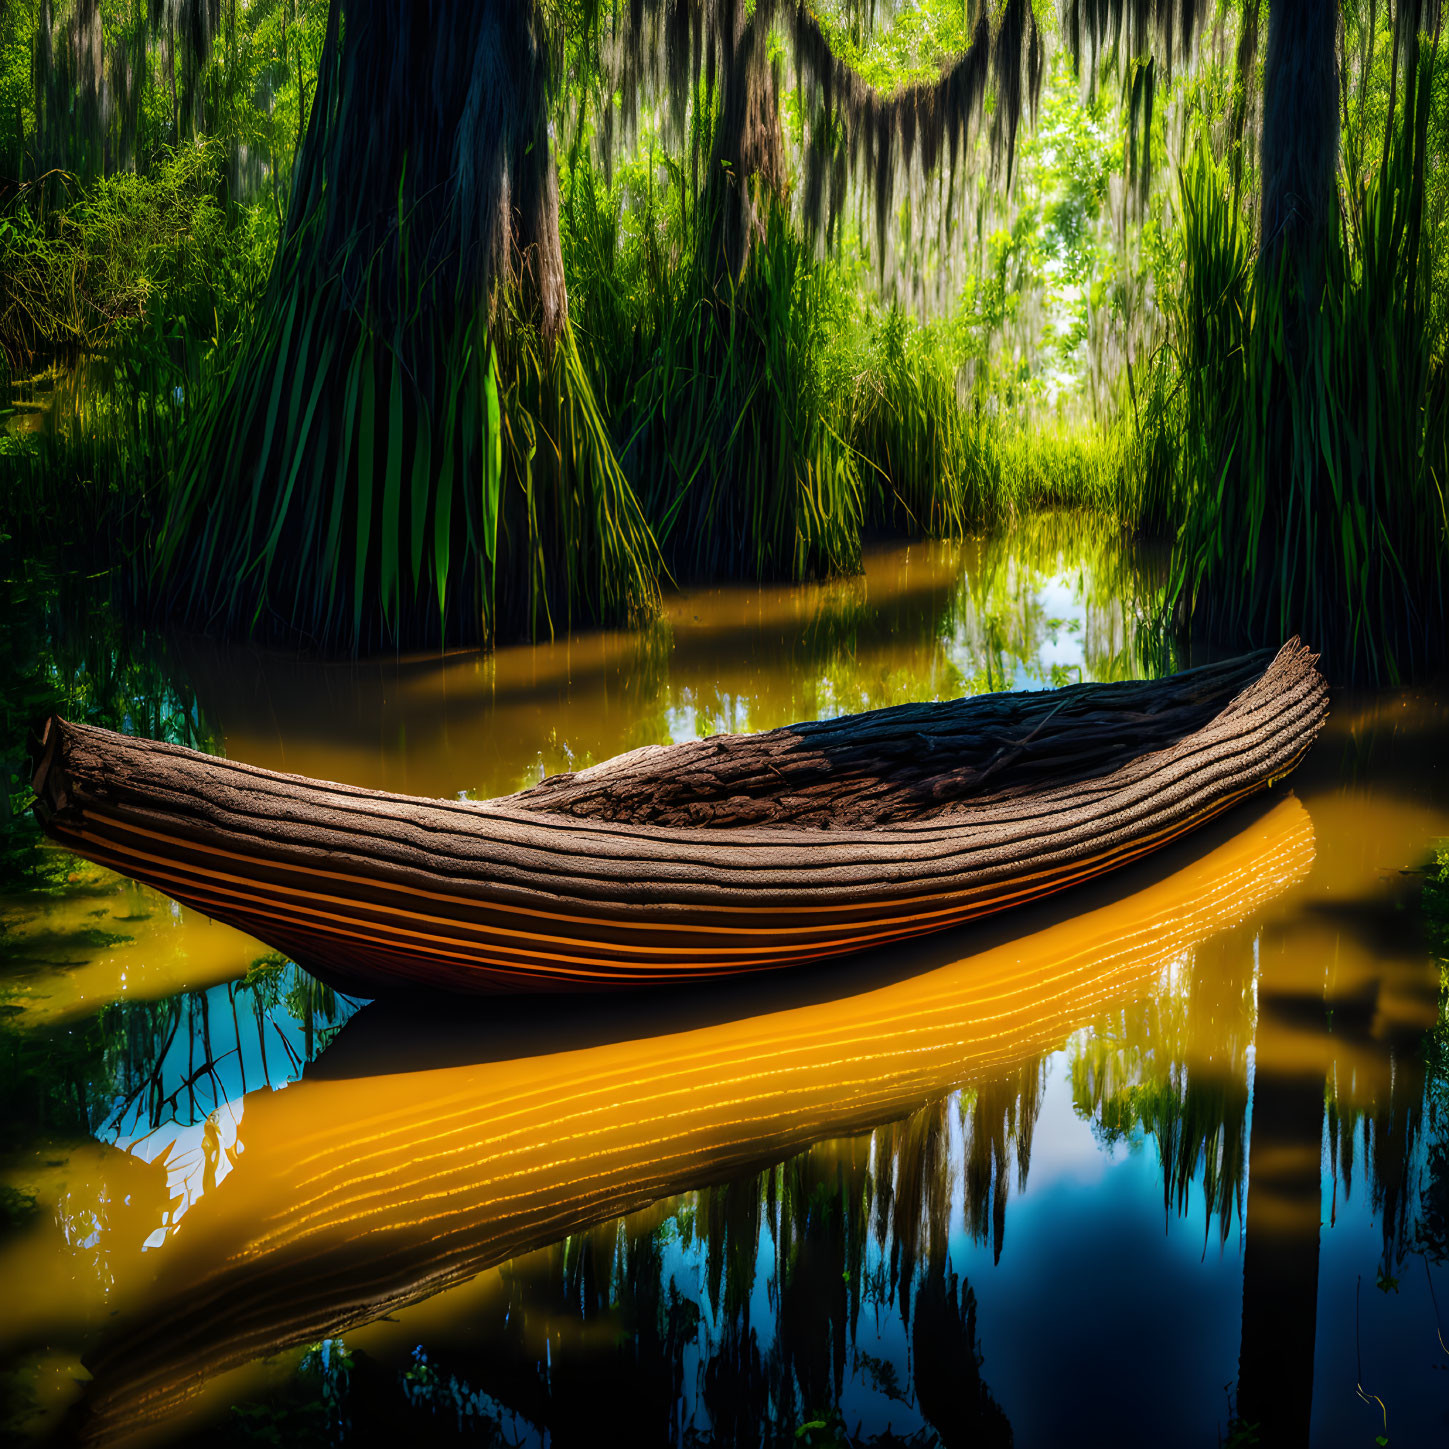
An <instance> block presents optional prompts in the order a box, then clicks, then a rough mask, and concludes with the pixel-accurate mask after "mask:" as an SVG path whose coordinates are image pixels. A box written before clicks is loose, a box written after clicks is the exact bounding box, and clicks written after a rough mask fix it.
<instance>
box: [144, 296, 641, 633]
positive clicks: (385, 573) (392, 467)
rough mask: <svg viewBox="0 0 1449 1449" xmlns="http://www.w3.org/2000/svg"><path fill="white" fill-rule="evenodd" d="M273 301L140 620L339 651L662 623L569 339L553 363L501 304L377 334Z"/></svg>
mask: <svg viewBox="0 0 1449 1449" xmlns="http://www.w3.org/2000/svg"><path fill="white" fill-rule="evenodd" d="M372 290H373V288H372V286H371V285H370V284H369V283H364V285H363V286H362V287H361V288H360V293H361V295H363V296H367V295H369V293H370V292H371V291H372ZM399 290H400V291H404V292H405V290H406V289H405V288H399ZM279 295H281V296H283V297H286V298H287V299H288V300H287V302H286V303H285V305H282V306H274V307H266V308H263V309H262V311H261V315H260V318H259V320H258V323H257V324H256V326H255V327H254V328H252V329H250V330H249V331H248V332H247V333H246V334H245V335H244V336H243V337H242V338H241V339H240V340H239V341H238V342H237V344H236V346H235V348H234V349H233V351H232V355H231V356H230V357H222V358H220V359H219V360H218V362H217V364H216V373H215V375H214V376H213V377H212V379H211V380H210V383H209V385H208V387H207V388H206V389H204V393H205V396H204V401H203V402H202V405H201V406H200V408H199V409H198V411H197V415H196V417H195V418H194V420H193V423H192V426H191V427H190V429H189V430H188V432H187V434H186V437H185V439H184V441H183V443H182V445H181V449H180V453H179V457H178V459H177V463H176V468H175V481H174V485H173V489H172V491H171V494H170V496H169V497H168V499H167V501H166V504H165V506H164V509H163V510H162V512H161V518H160V523H159V528H158V531H157V536H156V539H155V544H154V549H153V550H152V552H151V557H150V563H149V572H148V574H147V576H146V578H145V580H144V584H145V588H146V591H147V595H148V599H147V602H148V603H149V605H150V607H152V608H153V609H155V610H157V611H159V612H162V613H164V614H166V615H168V616H170V617H179V618H183V619H186V620H189V621H191V622H193V623H195V624H198V625H200V626H202V627H204V628H207V629H208V630H212V631H215V632H219V633H230V634H247V635H261V636H263V637H268V636H270V637H275V638H290V639H298V638H300V639H303V640H306V641H310V642H311V643H313V644H315V645H316V646H318V647H321V648H324V649H327V650H332V651H340V652H353V651H357V650H365V649H372V648H378V647H385V646H392V647H420V646H431V645H436V644H439V643H441V642H443V641H445V640H446V641H449V642H464V643H479V642H485V643H486V642H490V641H492V640H493V639H494V638H496V637H498V636H500V635H503V636H520V635H522V636H532V637H538V636H539V635H551V634H552V633H553V632H554V630H556V629H558V630H566V629H568V628H570V627H574V626H577V625H581V624H586V623H596V622H633V621H638V620H640V619H642V618H644V617H646V616H647V615H648V614H650V613H651V612H652V611H653V609H654V607H655V606H656V604H657V599H658V571H657V570H658V557H657V550H656V549H655V547H654V543H653V540H652V537H651V535H650V533H649V529H648V526H647V525H646V523H645V521H644V518H643V514H642V512H641V510H640V508H639V505H638V503H637V501H636V500H635V498H634V495H633V493H632V491H631V490H630V487H629V484H628V481H627V480H626V478H625V477H624V475H623V472H622V471H621V469H620V467H619V463H618V460H617V459H616V458H615V456H614V452H613V447H612V442H611V439H610V436H609V431H608V428H607V426H606V424H605V421H604V417H603V414H602V413H601V411H600V408H599V405H598V402H597V400H596V399H595V396H594V393H593V389H592V387H591V386H590V382H589V378H588V376H587V373H586V371H585V369H584V366H583V363H582V360H581V358H580V356H579V352H578V348H577V346H576V344H575V342H574V338H573V335H572V333H571V331H570V330H569V329H568V328H567V327H565V329H564V330H563V332H562V334H561V335H560V336H559V337H558V339H557V340H556V341H553V342H545V341H544V340H543V339H542V338H540V336H539V335H538V333H537V331H536V330H535V328H534V326H533V325H532V323H531V321H530V320H528V319H527V318H525V317H524V316H522V315H521V314H520V313H519V311H518V310H517V309H516V308H514V307H513V305H512V303H511V301H510V300H509V299H507V298H505V299H503V300H502V301H501V302H500V305H499V308H498V310H497V312H496V314H495V316H494V318H493V319H492V320H491V321H490V319H489V318H488V317H487V316H486V315H485V314H482V313H478V314H476V315H475V317H474V320H473V321H472V322H471V323H470V324H468V325H465V326H461V327H459V326H457V325H456V323H455V322H454V321H453V320H452V319H447V320H446V322H445V321H444V320H443V319H440V318H438V317H437V315H436V311H435V309H433V308H431V307H429V306H428V305H426V299H420V300H419V302H418V304H417V305H416V307H415V308H414V310H412V311H407V310H404V311H403V313H402V314H401V315H400V317H399V318H398V320H397V322H396V325H395V326H394V327H393V328H392V329H391V330H389V331H384V330H382V329H381V328H380V327H379V326H378V325H376V324H375V321H374V319H372V318H371V317H370V316H369V315H368V314H367V313H366V311H364V312H363V313H362V314H361V315H359V314H358V313H356V312H355V311H352V310H350V309H349V308H348V307H347V306H346V298H345V297H344V296H343V287H342V282H341V281H340V280H338V279H333V280H332V281H330V282H328V283H326V284H324V285H323V286H322V287H320V288H317V289H315V290H311V291H310V292H309V290H308V289H306V288H303V287H300V286H294V287H288V286H286V285H285V283H284V285H283V286H281V287H280V288H279ZM262 368H265V369H268V370H270V371H271V372H272V373H273V374H274V381H273V382H271V384H270V385H269V386H266V387H258V386H257V385H256V377H255V374H256V371H257V370H258V369H262Z"/></svg>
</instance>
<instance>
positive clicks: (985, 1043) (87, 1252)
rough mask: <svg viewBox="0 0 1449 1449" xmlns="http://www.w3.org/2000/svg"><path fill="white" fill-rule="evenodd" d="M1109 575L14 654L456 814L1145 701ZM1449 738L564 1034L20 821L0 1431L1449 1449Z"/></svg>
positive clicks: (1447, 703)
mask: <svg viewBox="0 0 1449 1449" xmlns="http://www.w3.org/2000/svg"><path fill="white" fill-rule="evenodd" d="M1152 574H1153V569H1152V568H1151V567H1150V566H1149V565H1148V563H1145V562H1144V561H1142V560H1139V559H1134V558H1133V557H1132V556H1131V555H1130V554H1129V553H1128V552H1127V551H1126V550H1125V549H1124V547H1123V545H1122V544H1121V542H1120V540H1119V539H1118V538H1117V536H1116V535H1115V534H1112V533H1109V532H1101V531H1100V530H1099V529H1098V528H1096V527H1095V526H1089V525H1087V524H1084V523H1083V522H1082V521H1081V520H1078V519H1064V518H1044V519H1034V520H1028V521H1026V522H1024V523H1023V524H1022V525H1020V526H1019V527H1018V528H1016V529H1014V530H1013V531H1012V532H1011V533H1010V534H1009V535H1006V536H1004V537H1001V538H996V539H993V540H990V541H987V542H977V543H970V544H967V545H964V546H959V547H948V546H945V545H925V546H922V545H913V546H911V547H910V548H909V549H907V548H904V547H902V548H897V549H891V550H887V551H882V552H879V553H877V554H875V555H874V556H872V557H871V558H870V559H869V561H868V564H867V568H866V572H865V574H864V576H863V577H862V578H858V579H853V580H849V581H845V582H843V583H839V584H834V585H829V586H825V587H806V588H798V589H787V588H780V589H764V590H759V589H749V590H722V591H717V592H705V593H696V594H691V595H689V596H686V597H684V598H681V599H677V600H675V601H674V602H673V603H672V604H671V606H670V608H669V610H668V615H667V617H666V619H665V620H664V621H663V622H662V623H661V625H660V626H659V627H658V628H656V629H654V630H651V631H650V632H648V633H647V634H644V635H624V634H613V635H596V636H591V637H588V638H585V639H576V640H574V641H572V642H569V643H559V644H554V645H543V646H539V647H537V648H531V649H529V648H519V649H509V650H503V651H500V652H499V653H498V654H496V655H494V656H492V657H487V658H484V657H479V656H475V655H471V654H469V655H461V654H460V655H451V656H447V657H444V658H441V659H439V658H430V659H421V660H402V661H389V662H387V663H385V664H376V663H372V664H365V665H357V666H326V667H324V666H318V665H316V664H314V663H309V662H306V661H299V660H295V659H280V658H277V657H275V656H266V655H262V654H257V653H251V652H245V651H222V650H218V649H214V648H211V647H208V646H198V645H194V644H192V645H182V646H177V645H174V644H173V645H169V646H167V647H165V648H159V647H157V646H154V645H152V646H148V645H147V644H145V642H144V641H134V640H133V641H120V640H118V639H116V638H112V637H109V636H107V635H105V634H104V633H103V631H101V630H100V629H99V628H98V627H96V626H94V625H86V626H79V627H77V626H71V627H69V628H67V627H66V626H65V624H64V619H63V617H62V614H57V613H55V612H54V611H53V610H52V612H51V613H47V612H46V608H50V607H51V606H50V605H46V607H45V608H42V607H40V606H39V605H38V604H37V603H36V601H35V599H31V601H30V602H31V605H32V606H33V607H32V609H31V614H29V615H27V614H25V613H24V611H23V610H22V611H19V612H17V613H15V614H14V615H13V618H14V619H17V620H21V621H22V622H20V623H12V624H11V625H10V626H9V628H10V631H11V632H10V634H9V635H8V636H7V641H8V642H7V647H8V648H9V650H10V652H11V654H12V655H14V656H15V658H16V659H19V658H22V657H23V659H24V660H26V661H28V664H27V668H29V670H30V675H29V676H27V677H31V678H32V685H31V686H27V687H33V677H38V678H39V679H40V680H41V684H42V686H43V687H44V688H48V689H50V690H51V691H52V692H61V693H64V694H66V695H68V697H69V706H68V707H69V708H70V709H71V710H72V712H74V713H77V714H89V715H90V717H93V718H96V719H98V720H100V721H101V722H110V723H121V724H123V725H124V726H125V727H127V728H131V729H133V730H135V731H136V732H138V733H145V734H152V735H164V736H166V737H169V738H173V739H179V740H182V741H184V742H187V743H192V744H199V745H201V746H203V747H206V748H212V749H217V750H224V751H225V752H226V753H227V754H228V755H230V756H232V757H234V758H237V759H242V760H247V761H251V762H254V763H257V764H261V765H266V766H271V767H276V768H282V769H287V770H292V771H297V772H300V773H305V774H311V775H317V776H322V777H325V778H329V779H335V780H342V781H346V782H349V783H353V784H358V785H363V786H376V787H381V788H387V789H393V790H404V791H412V792H415V793H418V794H426V795H450V796H453V795H468V796H476V797H486V796H490V795H494V794H499V793H503V792H507V791H511V790H514V789H517V788H519V787H520V786H522V785H525V784H529V783H532V782H533V781H535V780H536V779H538V778H539V776H540V775H541V774H542V773H546V772H548V773H551V772H553V771H556V770H560V769H569V768H578V767H580V766H582V765H584V764H587V763H590V762H592V761H597V760H600V759H603V758H606V757H608V756H610V755H613V754H616V753H618V752H620V751H622V750H625V749H629V748H633V747H634V746H637V745H643V744H649V743H655V742H662V741H667V740H678V739H685V738H691V737H694V736H695V735H698V734H704V733H709V732H713V731H717V730H746V729H749V730H753V729H762V728H767V727H769V726H773V725H777V724H782V723H787V722H789V721H792V720H796V719H809V718H813V717H818V716H821V715H826V714H834V713H841V712H845V711H852V710H857V709H862V708H868V707H873V706H878V705H884V704H893V703H898V702H902V701H905V700H910V699H930V698H940V697H947V696H952V695H956V694H959V693H962V692H966V691H976V690H984V689H996V688H1013V687H1016V688H1027V687H1051V686H1053V685H1055V684H1059V683H1063V682H1068V681H1074V680H1077V679H1091V678H1097V679H1101V678H1116V677H1124V676H1131V675H1140V674H1143V673H1149V672H1152V670H1154V669H1156V668H1160V667H1166V666H1167V665H1168V664H1170V663H1171V662H1172V661H1170V660H1165V659H1163V658H1162V657H1160V651H1157V650H1152V649H1147V650H1144V649H1143V648H1142V647H1141V645H1140V644H1139V635H1140V632H1141V631H1140V629H1139V624H1140V619H1141V617H1142V616H1143V614H1144V612H1145V601H1146V600H1147V599H1148V598H1149V597H1150V595H1151V591H1152V588H1153V587H1154V585H1155V583H1156V580H1155V578H1154V577H1152ZM32 616H33V618H34V619H35V620H36V621H38V622H36V623H34V624H33V625H32V626H30V627H33V628H34V629H37V630H41V629H43V630H44V631H45V637H44V639H43V640H39V641H37V640H30V641H29V643H28V644H27V641H26V639H25V638H24V637H22V635H23V629H24V628H25V627H27V626H25V625H24V623H23V620H24V619H26V618H29V617H32ZM7 668H10V669H12V671H13V672H15V674H16V677H19V676H20V674H22V673H24V670H22V669H21V668H20V666H19V665H18V664H15V663H14V661H13V660H12V661H11V663H10V664H8V665H7ZM1446 743H1449V696H1446V695H1444V694H1442V693H1441V694H1436V693H1433V692H1423V691H1420V692H1412V693H1408V692H1406V693H1394V694H1380V695H1376V696H1365V697H1356V698H1339V699H1336V700H1335V704H1334V709H1333V713H1332V715H1331V717H1330V722H1329V725H1328V727H1327V729H1326V730H1325V732H1324V734H1323V736H1322V737H1321V738H1320V741H1319V743H1318V744H1317V745H1316V747H1315V748H1314V750H1313V752H1312V754H1311V756H1310V757H1309V759H1308V760H1307V762H1306V763H1305V765H1304V766H1303V767H1302V768H1301V769H1300V770H1299V771H1298V773H1297V774H1296V775H1295V776H1293V777H1292V780H1291V782H1290V784H1289V785H1288V786H1287V787H1279V788H1278V789H1276V790H1274V791H1273V792H1272V793H1271V795H1270V796H1268V797H1267V798H1266V799H1264V800H1262V801H1260V802H1258V803H1256V804H1253V805H1249V806H1245V807H1242V808H1240V809H1238V810H1236V811H1233V812H1230V813H1229V814H1228V815H1227V816H1225V817H1223V818H1222V819H1221V820H1219V821H1218V822H1216V823H1215V824H1214V825H1213V826H1211V827H1210V828H1209V829H1207V830H1205V831H1203V832H1202V833H1201V834H1199V835H1197V836H1194V837H1192V838H1190V839H1189V840H1187V841H1185V842H1182V843H1180V844H1179V845H1177V846H1175V847H1174V848H1173V849H1171V850H1170V851H1168V852H1166V853H1164V854H1162V855H1160V856H1158V857H1156V858H1155V859H1153V860H1151V861H1149V862H1146V863H1145V864H1143V865H1141V866H1137V867H1133V868H1132V869H1130V870H1128V871H1123V872H1121V873H1119V874H1117V875H1115V876H1113V877H1110V878H1108V879H1107V880H1106V881H1104V882H1100V883H1098V884H1097V885H1095V886H1093V887H1091V888H1088V889H1083V890H1078V891H1075V892H1071V893H1069V894H1067V895H1064V896H1061V897H1058V898H1056V899H1055V900H1053V901H1050V902H1048V903H1046V904H1045V905H1042V906H1037V907H1033V908H1031V909H1028V910H1024V911H1021V912H1019V913H1016V914H1009V915H1006V916H1003V917H999V918H996V919H995V920H993V921H991V922H988V923H986V924H984V925H982V926H979V927H975V928H972V929H970V930H963V931H957V932H954V933H951V934H948V935H944V936H940V937H937V938H934V939H932V940H928V941H927V942H925V943H921V944H913V945H911V946H908V947H895V948H892V949H891V950H889V951H882V952H880V953H879V954H876V955H873V956H866V957H861V958H858V959H857V960H855V961H853V962H849V963H844V964H837V965H834V966H831V967H829V968H828V969H821V970H812V971H807V972H802V973H799V974H797V975H793V976H789V977H787V978H786V979H784V980H775V981H769V982H766V983H763V984H760V983H744V984H735V985H732V986H712V987H709V988H706V989H700V990H694V991H689V992H683V991H680V992H675V993H672V994H655V995H649V996H640V997H632V998H631V997H628V996H623V997H619V998H612V999H609V1000H607V1001H598V1000H589V999H582V1000H579V1001H577V1002H570V1001H567V1000H564V1001H560V1000H558V999H552V1000H549V1001H547V1002H541V1003H533V1002H529V1001H527V1000H509V1001H506V1002H499V1003H496V1004H495V1003H488V1002H484V1003H481V1004H479V1003H475V1004H469V1005H458V1004H455V1003H450V1002H447V1001H443V1002H440V1003H434V1004H432V1005H428V1004H407V1005H402V1004H398V1003H396V1002H381V1001H380V1002H375V1003H370V1004H369V1003H364V1002H361V1001H356V1000H351V999H348V998H346V997H343V996H341V995H338V994H336V993H333V992H331V991H329V990H327V989H326V988H323V987H321V986H319V985H317V984H316V983H315V982H314V981H312V979H311V978H309V977H308V976H306V975H305V974H304V973H302V972H300V971H298V970H297V969H296V968H295V967H293V966H292V965H290V964H289V963H287V962H285V961H282V960H280V959H279V958H276V957H274V956H272V955H269V954H268V953H267V952H266V951H265V950H264V948H263V947H262V946H261V945H260V944H259V943H257V942H254V941H251V940H249V939H247V938H246V937H244V936H241V935H239V934H238V933H236V932H234V931H231V930H229V929H227V928H224V927H222V926H219V925H215V924H213V923H211V922H208V921H207V920H205V919H203V918H200V917H197V916H195V915H194V914H192V913H191V912H189V911H183V910H181V909H180V908H178V907H175V906H174V905H172V903H170V902H169V901H168V900H166V899H165V898H164V897H161V896H159V895H157V894H155V893H153V892H150V891H147V890H143V889H141V888H139V887H136V886H133V885H131V884H129V883H127V882H124V881H121V880H119V879H117V878H116V877H114V876H111V875H108V874H107V873H105V872H103V871H100V870H98V869H95V868H94V867H91V866H87V865H85V864H83V863H81V862H77V861H75V860H73V859H71V858H69V857H64V856H62V855H60V854H59V853H56V852H54V851H51V850H50V849H49V848H42V847H41V846H39V845H37V844H33V843H32V844H27V843H26V841H28V840H29V837H24V838H23V839H22V844H21V845H20V846H17V847H15V848H14V849H13V850H12V851H11V854H10V856H9V858H8V860H7V865H6V869H7V872H8V874H7V877H6V879H7V881H8V885H7V887H6V889H7V895H6V896H5V898H4V901H3V928H0V930H3V933H0V952H3V954H4V958H5V964H4V970H3V977H0V1108H3V1124H0V1221H3V1227H0V1285H3V1291H0V1391H3V1394H4V1407H3V1412H4V1414H5V1415H6V1417H5V1419H4V1420H3V1422H0V1434H3V1435H5V1436H7V1437H8V1436H13V1437H15V1438H16V1439H17V1440H18V1441H20V1442H25V1441H27V1440H33V1441H35V1442H41V1441H43V1440H44V1439H45V1438H46V1436H48V1435H50V1436H58V1437H59V1438H60V1440H61V1441H62V1442H69V1441H73V1440H83V1441H89V1442H96V1443H113V1442H137V1443H144V1442H151V1443H174V1442H179V1441H196V1442H201V1441H205V1442H207V1443H224V1444H225V1443H234V1444H248V1443H286V1444H318V1445H322V1444H332V1443H340V1442H344V1441H348V1440H351V1441H354V1442H360V1441H363V1440H369V1441H372V1440H376V1439H379V1438H387V1439H390V1440H393V1441H396V1442H400V1443H408V1442H420V1441H438V1440H441V1441H451V1440H466V1441H467V1442H470V1443H481V1444H488V1443H499V1444H539V1445H541V1444H550V1445H552V1444H560V1445H564V1444H590V1445H594V1444H599V1443H608V1442H614V1441H615V1440H616V1439H618V1438H619V1437H620V1436H621V1435H622V1436H624V1438H625V1439H626V1440H627V1441H628V1442H633V1443H639V1444H652V1443H661V1444H663V1443H680V1444H716V1443H717V1444H721V1445H725V1444H729V1445H734V1444H747V1445H748V1444H798V1445H814V1446H818V1445H825V1444H852V1445H865V1444H873V1445H881V1446H884V1445H901V1444H912V1445H921V1446H925V1445H929V1444H935V1443H940V1444H944V1445H951V1446H954V1445H972V1446H996V1445H1005V1444H1013V1443H1014V1444H1016V1445H1021V1446H1037V1445H1043V1446H1055V1445H1062V1444H1103V1445H1114V1446H1122V1445H1152V1446H1159V1445H1216V1444H1219V1443H1234V1444H1248V1443H1255V1442H1256V1443H1263V1444H1280V1443H1281V1444H1294V1443H1297V1444H1306V1443H1312V1444H1314V1445H1325V1446H1336V1445H1372V1444H1374V1443H1375V1442H1376V1440H1377V1439H1378V1438H1379V1436H1385V1435H1386V1436H1387V1438H1388V1442H1390V1443H1391V1444H1394V1445H1420V1444H1423V1445H1439V1444H1443V1443H1446V1442H1449V1262H1446V1259H1449V1008H1446V979H1445V970H1446V968H1445V964H1444V959H1443V956H1444V952H1445V951H1446V949H1449V944H1446V941H1449V888H1445V889H1443V890H1442V891H1441V890H1439V889H1437V888H1436V887H1435V886H1434V885H1433V884H1432V875H1433V873H1432V872H1431V871H1429V870H1428V869H1426V867H1428V866H1429V864H1430V862H1431V861H1432V859H1433V854H1434V851H1435V848H1436V846H1437V845H1438V843H1439V842H1440V841H1441V840H1443V839H1444V838H1445V837H1449V771H1446V769H1445V767H1444V764H1443V757H1444V755H1445V746H1446ZM17 803H18V802H17ZM1426 902H1427V907H1426Z"/></svg>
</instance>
